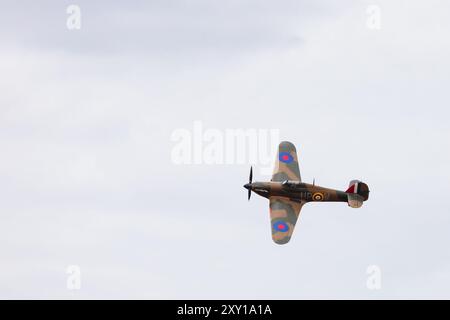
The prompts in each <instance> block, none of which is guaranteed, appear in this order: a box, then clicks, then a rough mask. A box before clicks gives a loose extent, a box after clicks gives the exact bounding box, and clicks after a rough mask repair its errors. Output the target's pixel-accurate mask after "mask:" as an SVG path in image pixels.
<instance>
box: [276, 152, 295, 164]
mask: <svg viewBox="0 0 450 320" xmlns="http://www.w3.org/2000/svg"><path fill="white" fill-rule="evenodd" d="M278 159H279V160H280V161H281V162H284V163H291V162H292V161H294V158H293V157H292V156H291V154H290V153H289V152H280V154H279V155H278Z"/></svg>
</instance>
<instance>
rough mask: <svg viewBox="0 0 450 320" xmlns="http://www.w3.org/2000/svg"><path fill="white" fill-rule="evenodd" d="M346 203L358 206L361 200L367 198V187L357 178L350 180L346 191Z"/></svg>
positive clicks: (353, 206) (360, 204)
mask: <svg viewBox="0 0 450 320" xmlns="http://www.w3.org/2000/svg"><path fill="white" fill-rule="evenodd" d="M345 192H346V193H348V205H349V206H350V207H352V208H359V207H361V206H362V204H363V202H364V201H366V200H367V199H369V187H368V186H367V184H365V183H364V182H361V181H359V180H352V181H350V184H349V187H348V189H347V191H345Z"/></svg>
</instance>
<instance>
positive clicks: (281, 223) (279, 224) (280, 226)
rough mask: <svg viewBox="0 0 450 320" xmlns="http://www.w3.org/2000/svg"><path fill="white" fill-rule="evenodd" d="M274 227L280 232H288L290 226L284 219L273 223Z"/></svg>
mask: <svg viewBox="0 0 450 320" xmlns="http://www.w3.org/2000/svg"><path fill="white" fill-rule="evenodd" d="M273 228H274V229H275V230H276V231H279V232H287V231H288V230H289V226H288V224H287V223H286V222H284V221H277V222H275V223H274V224H273Z"/></svg>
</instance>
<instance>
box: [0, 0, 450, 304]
mask: <svg viewBox="0 0 450 320" xmlns="http://www.w3.org/2000/svg"><path fill="white" fill-rule="evenodd" d="M0 3H1V10H0V298H33V299H36V298H64V299H72V298H73V299H80V298H85V299H91V298H168V299H172V298H179V299H195V298H209V299H217V298H235V299H241V298H244V299H252V298H253V299H259V298H263V299H298V298H369V299H379V298H447V299H449V298H450V250H449V249H448V244H449V243H450V233H449V228H450V204H449V202H448V199H449V197H448V194H449V192H450V186H449V181H450V169H449V163H450V141H449V140H450V139H449V137H450V126H449V116H450V112H449V102H450V92H449V84H450V62H449V56H450V37H449V34H450V3H449V2H448V1H444V0H442V1H438V0H431V1H427V2H426V3H425V2H424V1H419V0H414V1H412V0H408V1H400V0H399V1H387V0H386V1H376V0H375V1H356V0H354V1H351V0H346V1H339V5H338V4H337V2H336V1H332V0H329V1H322V0H321V1H317V0H314V1H312V0H311V1H298V0H296V1H294V0H292V1H261V0H247V1H237V0H232V1H220V2H219V1H206V0H203V1H196V0H191V1H162V0H161V1H156V0H155V1H129V2H127V3H125V2H121V4H114V3H112V2H111V1H95V3H94V2H93V1H73V2H72V1H71V2H68V1H56V0H55V1H39V2H38V1H5V0H1V2H0ZM70 4H76V5H78V6H79V8H80V9H81V29H80V30H69V29H68V28H67V26H66V20H67V18H68V17H69V15H68V14H67V13H66V9H67V7H68V6H69V5H70ZM369 5H377V6H378V8H379V9H380V13H381V16H380V17H381V25H380V29H379V30H378V29H371V28H369V27H368V26H367V19H368V18H369V15H368V13H367V8H368V6H369ZM194 121H201V123H202V125H203V127H204V128H205V129H207V128H211V129H217V130H220V132H225V130H226V129H267V130H269V129H278V130H279V133H280V140H289V141H292V142H293V143H294V144H295V145H296V146H297V150H298V156H299V162H300V171H301V174H302V178H303V180H304V181H306V182H311V181H312V180H313V178H315V179H316V184H319V185H323V186H326V187H331V188H337V189H341V190H342V189H343V190H345V189H346V188H347V185H348V182H349V181H350V180H352V179H355V178H356V179H362V180H363V181H365V182H366V183H367V184H368V185H369V187H370V189H371V193H370V199H369V201H368V202H366V203H365V204H364V206H363V207H362V208H360V209H352V208H349V207H348V206H347V205H346V204H345V203H335V204H333V203H321V204H308V205H306V206H304V207H303V210H302V212H301V216H300V219H299V222H298V223H297V226H296V229H295V232H294V235H293V238H292V240H291V242H290V243H289V244H287V245H285V246H278V245H276V244H274V243H273V242H272V239H271V235H270V223H269V209H268V201H267V200H266V199H264V198H261V197H258V196H257V195H255V194H254V195H253V197H252V199H251V201H250V202H248V201H247V196H246V190H245V189H243V187H242V185H243V184H244V183H246V182H247V179H248V170H249V167H250V165H251V164H253V165H254V166H255V169H256V170H255V175H254V180H263V181H264V180H268V179H270V176H267V175H262V174H261V172H260V170H258V165H260V164H258V163H250V162H251V161H248V163H244V164H237V163H236V164H231V165H220V164H218V165H206V164H199V165H194V164H192V165H188V164H186V165H176V164H175V163H174V162H173V161H172V160H173V159H172V158H171V151H172V149H173V147H174V142H173V141H171V136H172V134H173V132H174V131H175V130H177V129H179V128H185V129H187V130H193V126H194ZM276 143H278V141H276V142H275V144H276ZM69 265H77V266H79V267H80V269H81V289H80V290H69V289H68V288H67V287H66V282H67V277H68V274H67V273H66V268H67V267H68V266H69ZM371 265H376V266H378V267H379V268H380V270H381V288H380V289H379V290H369V289H368V288H367V286H366V281H367V278H368V274H367V273H366V270H367V268H368V266H371Z"/></svg>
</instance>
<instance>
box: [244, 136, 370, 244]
mask: <svg viewBox="0 0 450 320" xmlns="http://www.w3.org/2000/svg"><path fill="white" fill-rule="evenodd" d="M252 179H253V168H252V167H250V176H249V182H248V183H247V184H245V185H244V188H245V189H247V190H248V200H250V196H251V193H252V191H253V192H254V193H256V194H258V195H260V196H262V197H264V198H267V199H269V201H270V220H271V225H272V239H273V241H274V242H275V243H276V244H286V243H288V242H289V240H290V239H291V237H292V233H293V232H294V227H295V224H296V223H297V219H298V217H299V214H300V210H301V208H302V207H303V205H304V204H306V203H308V202H347V204H348V205H349V206H350V207H352V208H360V207H361V206H362V205H363V202H364V201H366V200H367V199H369V187H368V186H367V184H365V183H364V182H361V181H359V180H351V181H350V184H349V187H348V189H347V190H346V191H339V190H335V189H330V188H324V187H320V186H317V185H316V184H315V182H313V184H308V183H304V182H302V180H301V177H300V170H299V167H298V158H297V151H296V149H295V146H294V145H293V144H292V143H291V142H289V141H283V142H281V143H280V145H279V146H278V154H277V158H276V162H275V168H274V172H273V175H272V179H271V180H270V181H269V182H252Z"/></svg>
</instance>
